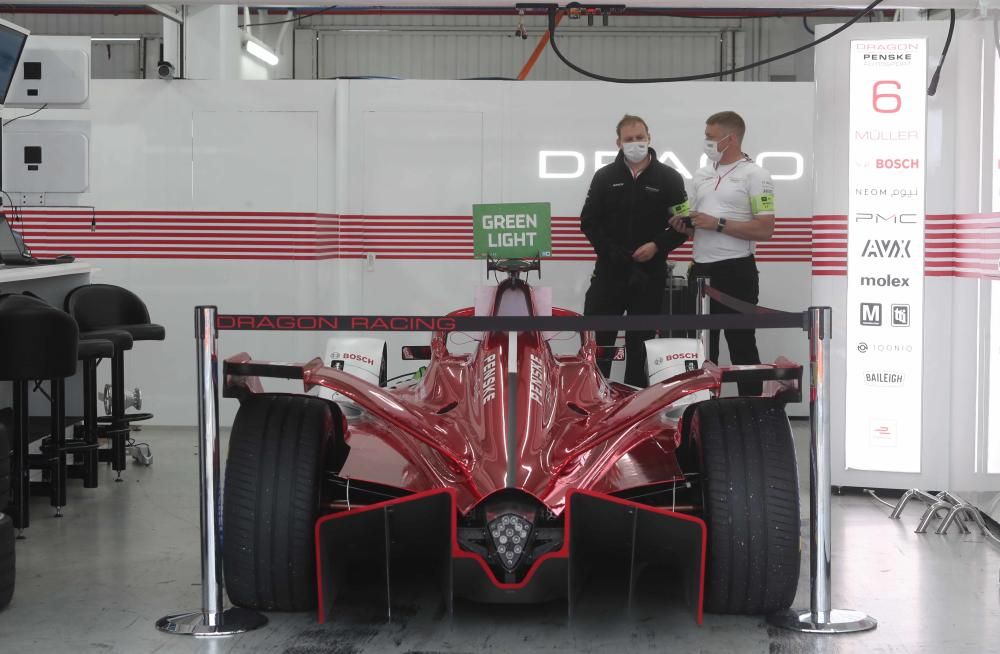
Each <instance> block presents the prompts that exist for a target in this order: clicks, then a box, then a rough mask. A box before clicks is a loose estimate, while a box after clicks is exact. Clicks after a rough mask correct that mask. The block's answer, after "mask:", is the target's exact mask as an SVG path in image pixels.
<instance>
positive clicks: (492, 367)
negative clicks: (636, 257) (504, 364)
mask: <svg viewBox="0 0 1000 654" xmlns="http://www.w3.org/2000/svg"><path fill="white" fill-rule="evenodd" d="M496 396H497V355H496V352H494V353H492V354H490V355H489V356H487V357H486V360H485V361H483V404H486V403H487V402H489V401H490V400H494V399H496Z"/></svg>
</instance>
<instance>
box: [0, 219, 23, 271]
mask: <svg viewBox="0 0 1000 654" xmlns="http://www.w3.org/2000/svg"><path fill="white" fill-rule="evenodd" d="M22 256H24V248H23V246H22V245H21V243H19V242H18V239H17V236H15V235H14V230H13V229H11V227H10V223H8V222H7V217H6V216H4V215H3V214H0V262H3V260H4V259H8V260H10V259H13V258H19V257H22Z"/></svg>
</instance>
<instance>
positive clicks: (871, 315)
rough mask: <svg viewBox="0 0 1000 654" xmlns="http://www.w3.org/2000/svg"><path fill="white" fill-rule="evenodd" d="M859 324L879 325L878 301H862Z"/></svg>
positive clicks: (880, 317)
mask: <svg viewBox="0 0 1000 654" xmlns="http://www.w3.org/2000/svg"><path fill="white" fill-rule="evenodd" d="M861 324H862V325H864V326H865V327H881V326H882V305H881V304H879V303H878V302H862V303H861Z"/></svg>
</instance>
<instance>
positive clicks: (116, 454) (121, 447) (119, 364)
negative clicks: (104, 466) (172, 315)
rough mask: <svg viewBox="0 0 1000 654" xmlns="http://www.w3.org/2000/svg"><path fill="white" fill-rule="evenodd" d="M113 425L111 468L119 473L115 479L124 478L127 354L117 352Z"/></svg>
mask: <svg viewBox="0 0 1000 654" xmlns="http://www.w3.org/2000/svg"><path fill="white" fill-rule="evenodd" d="M111 366H112V367H111V392H112V393H113V395H112V396H111V426H110V427H109V428H108V431H107V433H108V436H109V437H110V438H111V468H112V469H113V470H114V471H115V472H116V473H118V476H117V477H116V478H115V481H121V480H122V470H124V469H125V443H126V442H127V440H128V436H129V426H128V421H126V420H124V417H125V354H124V353H122V352H115V355H114V356H113V357H111Z"/></svg>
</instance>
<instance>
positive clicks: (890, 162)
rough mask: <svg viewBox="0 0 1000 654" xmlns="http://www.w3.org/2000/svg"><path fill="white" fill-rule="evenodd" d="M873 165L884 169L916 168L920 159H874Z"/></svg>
mask: <svg viewBox="0 0 1000 654" xmlns="http://www.w3.org/2000/svg"><path fill="white" fill-rule="evenodd" d="M875 167H876V168H882V169H885V170H917V169H918V168H920V159H876V160H875Z"/></svg>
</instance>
